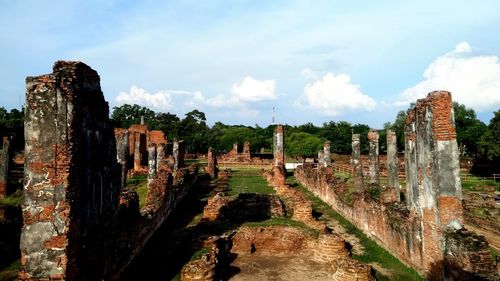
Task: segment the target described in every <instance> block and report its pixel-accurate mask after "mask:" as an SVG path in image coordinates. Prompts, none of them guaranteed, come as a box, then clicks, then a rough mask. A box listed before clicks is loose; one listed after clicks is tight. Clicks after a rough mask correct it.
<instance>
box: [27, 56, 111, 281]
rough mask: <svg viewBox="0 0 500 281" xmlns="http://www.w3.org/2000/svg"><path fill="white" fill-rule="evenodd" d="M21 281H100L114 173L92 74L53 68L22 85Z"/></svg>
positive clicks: (68, 66) (73, 66)
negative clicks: (23, 106)
mask: <svg viewBox="0 0 500 281" xmlns="http://www.w3.org/2000/svg"><path fill="white" fill-rule="evenodd" d="M25 110H26V111H25V121H24V122H25V123H24V124H25V126H24V127H25V158H26V160H25V167H24V195H23V197H24V200H23V203H22V210H23V219H24V226H23V229H22V234H21V243H20V246H21V254H22V259H21V260H22V270H21V272H20V274H19V279H20V280H49V279H50V280H53V279H57V280H60V279H67V280H102V279H105V278H104V272H105V268H104V264H105V254H106V252H108V251H110V248H111V241H112V240H111V239H110V236H109V235H110V233H112V229H111V227H112V225H113V218H114V217H115V216H116V214H117V209H118V204H119V202H118V200H119V192H120V167H119V165H118V164H117V161H116V159H117V158H116V144H115V137H114V135H113V129H112V127H111V125H110V123H109V118H108V116H109V111H108V104H107V102H106V101H105V100H104V96H103V94H102V92H101V88H100V85H99V75H98V74H97V72H96V71H94V70H93V69H91V68H90V67H89V66H87V65H85V64H83V63H81V62H65V61H58V62H56V63H55V64H54V68H53V73H52V74H47V75H42V76H38V77H28V78H27V79H26V104H25Z"/></svg>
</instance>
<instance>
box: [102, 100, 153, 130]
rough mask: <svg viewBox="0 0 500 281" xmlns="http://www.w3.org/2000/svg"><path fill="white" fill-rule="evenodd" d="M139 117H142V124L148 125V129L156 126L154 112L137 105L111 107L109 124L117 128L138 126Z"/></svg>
mask: <svg viewBox="0 0 500 281" xmlns="http://www.w3.org/2000/svg"><path fill="white" fill-rule="evenodd" d="M141 116H144V122H145V123H146V124H148V125H149V127H150V128H154V127H155V126H156V120H155V117H156V114H155V112H154V111H152V110H151V109H149V108H147V107H143V106H139V105H137V104H134V105H129V104H124V105H122V106H118V107H113V113H112V114H111V122H112V123H113V125H114V126H115V127H117V128H129V127H130V125H132V124H140V122H141Z"/></svg>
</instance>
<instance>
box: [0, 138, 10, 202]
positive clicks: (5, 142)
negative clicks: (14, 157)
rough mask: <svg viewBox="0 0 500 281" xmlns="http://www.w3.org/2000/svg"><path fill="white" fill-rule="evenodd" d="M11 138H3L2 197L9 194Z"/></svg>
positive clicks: (0, 194) (1, 165) (0, 196)
mask: <svg viewBox="0 0 500 281" xmlns="http://www.w3.org/2000/svg"><path fill="white" fill-rule="evenodd" d="M9 149H10V140H9V137H3V138H2V149H0V199H2V198H4V197H5V196H7V183H8V176H9V161H10V153H9Z"/></svg>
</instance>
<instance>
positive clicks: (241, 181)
mask: <svg viewBox="0 0 500 281" xmlns="http://www.w3.org/2000/svg"><path fill="white" fill-rule="evenodd" d="M240 193H259V194H273V193H275V191H274V189H273V188H272V187H270V186H268V184H267V182H266V180H265V179H264V178H263V177H262V175H261V174H260V170H258V169H255V168H254V169H237V170H233V171H232V177H231V178H229V190H228V195H229V196H232V195H237V194H240Z"/></svg>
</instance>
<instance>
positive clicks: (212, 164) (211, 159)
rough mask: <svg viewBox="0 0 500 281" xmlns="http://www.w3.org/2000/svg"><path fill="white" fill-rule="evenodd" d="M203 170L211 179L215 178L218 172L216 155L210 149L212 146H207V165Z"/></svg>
mask: <svg viewBox="0 0 500 281" xmlns="http://www.w3.org/2000/svg"><path fill="white" fill-rule="evenodd" d="M205 172H206V173H207V174H209V175H210V177H211V178H212V179H214V178H216V177H217V175H218V173H219V166H218V165H217V156H216V155H215V153H214V152H213V150H212V147H209V148H208V153H207V167H206V168H205Z"/></svg>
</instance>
